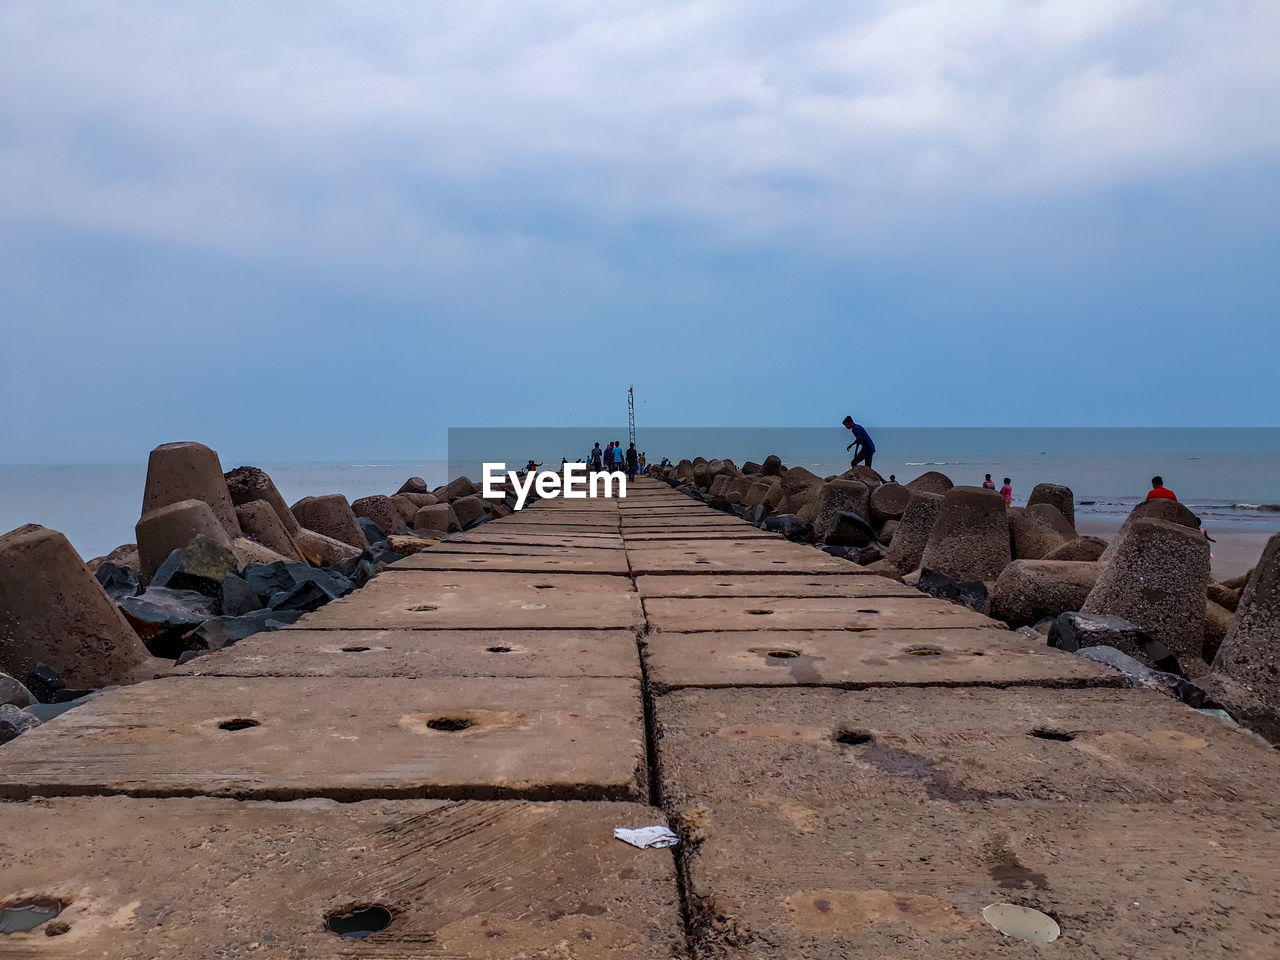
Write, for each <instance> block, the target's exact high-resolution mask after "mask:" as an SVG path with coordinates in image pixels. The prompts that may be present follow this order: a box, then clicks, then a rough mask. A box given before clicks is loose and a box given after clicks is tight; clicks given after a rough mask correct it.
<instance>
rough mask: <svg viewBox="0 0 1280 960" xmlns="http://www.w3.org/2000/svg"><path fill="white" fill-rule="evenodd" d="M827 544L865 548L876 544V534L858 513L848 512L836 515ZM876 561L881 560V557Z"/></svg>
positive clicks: (829, 531)
mask: <svg viewBox="0 0 1280 960" xmlns="http://www.w3.org/2000/svg"><path fill="white" fill-rule="evenodd" d="M836 482H837V483H839V482H840V481H836ZM825 542H826V543H829V544H831V545H832V546H842V547H865V546H868V545H870V544H873V543H875V542H876V532H875V530H873V529H872V528H871V525H870V524H869V523H867V521H865V520H863V519H862V518H861V517H860V516H858V515H857V514H856V513H849V512H847V511H846V512H841V513H837V514H836V515H835V518H834V519H833V520H832V521H831V525H830V527H829V528H828V529H827V535H826V538H825ZM875 559H876V560H879V559H881V557H876V558H875ZM859 562H862V561H859Z"/></svg>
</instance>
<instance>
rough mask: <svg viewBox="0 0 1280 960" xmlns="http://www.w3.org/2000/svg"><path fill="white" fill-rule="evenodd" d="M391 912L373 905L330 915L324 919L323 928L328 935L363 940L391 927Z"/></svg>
mask: <svg viewBox="0 0 1280 960" xmlns="http://www.w3.org/2000/svg"><path fill="white" fill-rule="evenodd" d="M391 919H392V917H391V911H390V910H388V909H387V908H386V907H380V906H378V905H377V904H374V905H373V906H371V907H357V908H355V909H352V910H348V911H347V912H346V913H332V914H330V915H329V916H327V917H325V920H324V926H325V929H326V930H328V931H329V932H330V933H336V934H337V935H338V936H340V937H349V938H351V939H353V940H363V939H364V938H365V937H367V936H369V935H370V934H373V933H377V932H378V931H379V930H385V929H387V927H389V926H390V925H391Z"/></svg>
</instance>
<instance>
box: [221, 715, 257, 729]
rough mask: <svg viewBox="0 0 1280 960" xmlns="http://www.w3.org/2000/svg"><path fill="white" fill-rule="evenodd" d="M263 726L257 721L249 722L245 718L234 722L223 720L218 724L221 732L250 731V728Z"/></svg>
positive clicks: (239, 718)
mask: <svg viewBox="0 0 1280 960" xmlns="http://www.w3.org/2000/svg"><path fill="white" fill-rule="evenodd" d="M257 726H261V724H259V723H258V721H257V720H248V719H245V718H244V717H237V718H236V719H234V720H223V721H222V722H221V723H220V724H218V729H219V730H231V731H236V730H248V729H249V728H250V727H257Z"/></svg>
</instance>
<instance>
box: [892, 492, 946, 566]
mask: <svg viewBox="0 0 1280 960" xmlns="http://www.w3.org/2000/svg"><path fill="white" fill-rule="evenodd" d="M941 510H942V495H941V494H937V493H912V494H911V499H910V500H909V501H907V509H906V510H904V511H903V513H902V519H901V520H900V521H899V522H898V529H897V530H896V531H895V532H894V534H893V543H892V544H890V545H889V553H888V554H887V555H886V556H885V559H886V560H888V561H889V562H890V563H892V564H893V566H894V569H895V570H897V571H898V575H899V576H901V575H903V574H906V573H909V572H911V571H912V570H915V569H916V568H917V567H919V566H920V559H921V557H923V556H924V548H925V546H926V545H927V544H928V542H929V534H930V533H931V532H932V531H933V525H934V523H935V522H936V521H937V519H938V514H939V512H940V511H941Z"/></svg>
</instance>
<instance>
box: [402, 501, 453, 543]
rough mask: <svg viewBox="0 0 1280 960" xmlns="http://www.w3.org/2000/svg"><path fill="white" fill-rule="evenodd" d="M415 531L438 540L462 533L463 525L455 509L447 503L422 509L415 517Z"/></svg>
mask: <svg viewBox="0 0 1280 960" xmlns="http://www.w3.org/2000/svg"><path fill="white" fill-rule="evenodd" d="M413 529H414V532H416V533H421V534H424V535H426V536H430V537H435V538H437V539H439V538H441V537H444V536H446V535H448V534H450V533H460V532H461V531H462V524H460V523H459V522H458V515H457V514H456V513H454V511H453V507H452V506H450V505H449V504H447V503H437V504H435V505H434V506H430V507H421V508H419V509H418V512H417V513H415V514H414V515H413Z"/></svg>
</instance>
